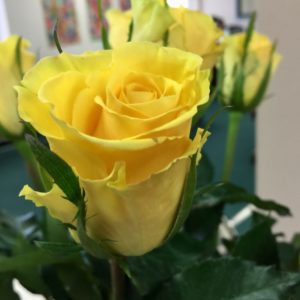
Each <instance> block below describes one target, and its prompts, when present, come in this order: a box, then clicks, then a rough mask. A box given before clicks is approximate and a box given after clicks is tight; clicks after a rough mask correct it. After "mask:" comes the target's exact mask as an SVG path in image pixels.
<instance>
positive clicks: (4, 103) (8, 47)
mask: <svg viewBox="0 0 300 300" xmlns="http://www.w3.org/2000/svg"><path fill="white" fill-rule="evenodd" d="M18 38H19V37H18V36H16V35H13V36H10V37H9V38H7V39H6V40H4V41H2V42H0V82H1V88H0V126H1V127H3V129H4V130H5V131H7V132H8V133H9V134H12V135H20V134H21V133H22V130H23V125H22V123H21V122H20V119H19V116H18V112H17V94H16V92H15V90H14V86H15V85H16V84H19V83H20V80H21V76H20V71H19V69H18V66H17V59H16V53H17V43H18ZM29 46H30V43H29V42H28V41H26V40H22V44H21V61H22V68H23V70H24V71H27V70H28V69H29V68H31V66H32V65H33V63H34V59H35V57H34V55H33V54H32V53H30V52H28V51H27V49H28V48H29Z"/></svg>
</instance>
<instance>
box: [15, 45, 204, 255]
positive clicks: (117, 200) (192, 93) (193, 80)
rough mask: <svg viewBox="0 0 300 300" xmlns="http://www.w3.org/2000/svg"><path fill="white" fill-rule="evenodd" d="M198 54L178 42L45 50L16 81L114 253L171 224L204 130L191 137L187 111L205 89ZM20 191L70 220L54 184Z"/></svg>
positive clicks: (143, 245)
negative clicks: (49, 53) (179, 46)
mask: <svg viewBox="0 0 300 300" xmlns="http://www.w3.org/2000/svg"><path fill="white" fill-rule="evenodd" d="M201 63H202V59H201V58H200V57H199V56H197V55H194V54H191V53H188V52H183V51H180V50H177V49H173V48H163V47H160V46H158V45H156V44H152V43H127V44H124V45H123V46H121V47H119V48H117V49H114V50H106V51H98V52H88V53H85V54H82V55H70V54H67V53H63V54H60V55H59V56H57V57H48V58H45V59H43V60H41V61H40V62H39V63H38V64H37V65H36V66H35V67H34V68H33V69H32V70H31V71H30V72H28V73H27V74H26V76H25V78H24V80H23V81H22V87H19V88H18V93H19V112H20V116H21V117H22V119H24V120H25V121H27V122H30V123H31V124H32V125H33V127H34V128H35V129H36V130H37V131H39V132H40V133H41V134H43V135H45V136H46V138H47V140H48V142H49V145H50V148H51V150H52V151H54V152H55V153H57V154H58V155H59V156H60V157H61V158H62V159H64V160H65V161H66V162H67V163H68V164H69V165H70V166H71V167H72V168H73V170H74V171H75V172H76V174H77V175H78V176H79V180H80V184H81V186H82V188H84V190H85V192H86V199H85V200H86V203H87V218H86V221H87V224H86V226H87V232H88V234H89V235H90V237H92V238H93V239H95V240H98V241H99V240H105V241H109V242H108V246H109V247H110V249H111V251H113V252H115V253H118V254H122V255H127V256H132V255H142V254H144V253H146V252H148V251H150V250H152V249H153V248H155V247H157V246H159V245H160V244H162V243H163V241H164V239H165V238H166V236H167V234H168V232H169V231H170V228H171V226H172V224H173V222H174V218H175V217H176V212H177V209H178V206H179V202H180V197H181V194H182V189H183V184H184V181H185V177H186V174H187V171H188V168H189V164H190V156H191V155H193V154H195V153H198V151H199V149H200V148H201V146H202V145H203V143H204V142H205V139H206V137H204V138H202V137H201V130H199V132H198V133H197V135H196V137H195V139H194V140H190V138H189V133H190V128H191V120H192V117H193V116H194V115H195V114H196V112H197V108H198V106H199V105H203V104H205V103H206V102H207V101H208V96H209V72H207V71H200V66H201ZM199 158H200V156H199ZM21 195H23V196H25V197H26V199H30V200H32V201H33V202H35V204H36V205H38V206H46V207H47V208H48V210H49V211H50V213H51V214H52V215H53V216H54V217H55V218H58V219H59V220H61V221H62V222H64V223H72V222H74V217H75V215H76V212H77V208H76V207H75V205H74V204H72V203H71V202H70V201H67V200H65V199H64V198H63V196H64V194H63V192H62V191H61V190H60V189H59V188H58V186H56V185H54V186H53V189H52V190H51V191H49V192H48V193H38V192H35V191H33V190H32V189H31V188H29V187H28V186H26V187H24V189H23V190H22V192H21ZM75 225H76V224H75Z"/></svg>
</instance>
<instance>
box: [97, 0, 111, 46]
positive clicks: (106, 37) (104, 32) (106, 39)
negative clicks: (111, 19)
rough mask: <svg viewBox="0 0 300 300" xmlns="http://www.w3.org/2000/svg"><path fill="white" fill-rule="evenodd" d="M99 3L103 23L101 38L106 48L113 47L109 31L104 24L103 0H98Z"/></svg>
mask: <svg viewBox="0 0 300 300" xmlns="http://www.w3.org/2000/svg"><path fill="white" fill-rule="evenodd" d="M97 4H98V16H99V20H100V25H101V39H102V44H103V49H105V50H107V49H111V46H110V44H109V41H108V32H107V30H106V28H105V24H104V16H103V6H102V0H97Z"/></svg>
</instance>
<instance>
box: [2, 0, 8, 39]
mask: <svg viewBox="0 0 300 300" xmlns="http://www.w3.org/2000/svg"><path fill="white" fill-rule="evenodd" d="M8 35H9V28H8V20H7V16H6V7H5V3H4V0H0V41H2V40H4V39H5V38H7V37H8Z"/></svg>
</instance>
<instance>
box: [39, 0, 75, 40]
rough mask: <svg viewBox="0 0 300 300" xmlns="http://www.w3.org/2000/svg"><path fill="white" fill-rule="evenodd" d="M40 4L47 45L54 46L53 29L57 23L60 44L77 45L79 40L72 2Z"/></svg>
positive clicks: (58, 0)
mask: <svg viewBox="0 0 300 300" xmlns="http://www.w3.org/2000/svg"><path fill="white" fill-rule="evenodd" d="M42 4H43V10H44V18H45V23H46V30H47V36H48V41H49V44H50V45H54V38H53V28H54V26H55V24H56V22H57V21H58V28H57V34H58V37H59V41H60V43H61V44H65V45H68V44H74V43H78V42H79V40H80V38H79V33H78V26H77V17H76V13H75V7H74V3H73V0H42Z"/></svg>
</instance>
